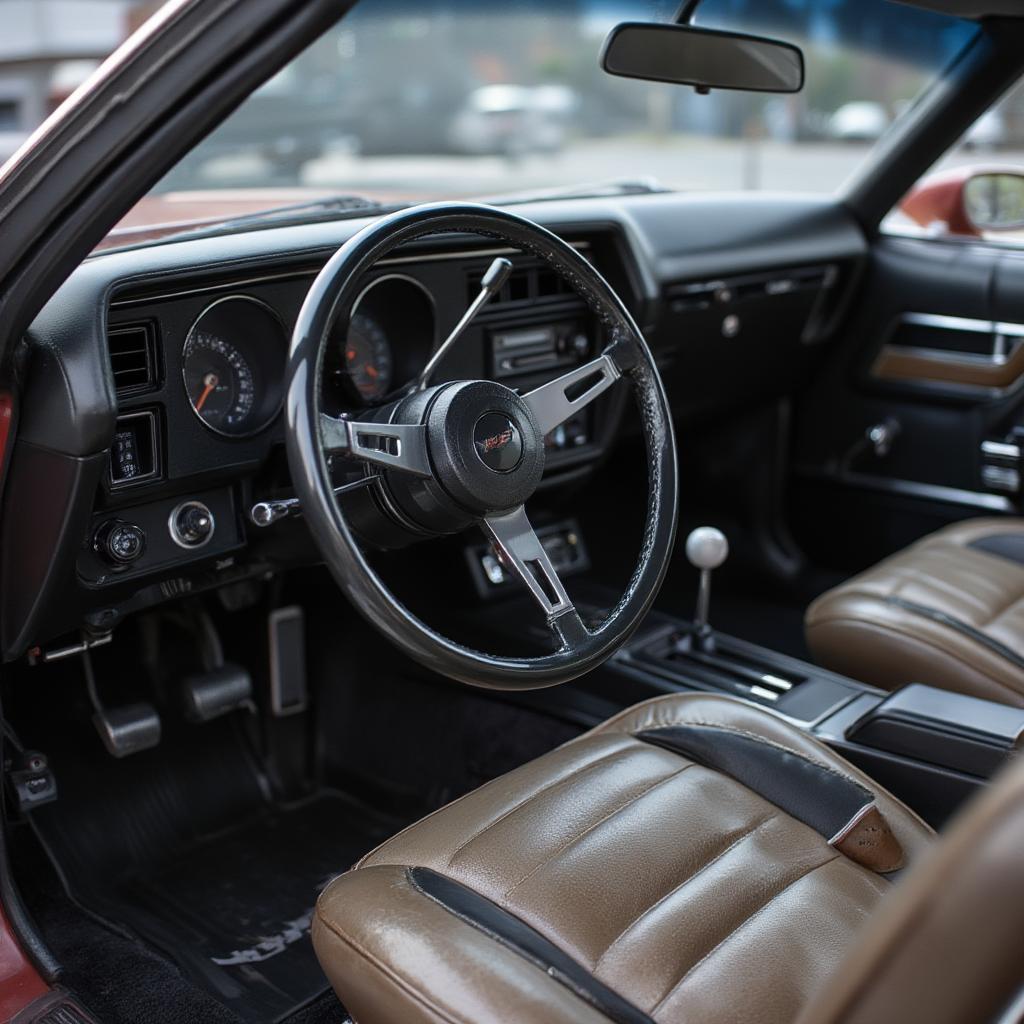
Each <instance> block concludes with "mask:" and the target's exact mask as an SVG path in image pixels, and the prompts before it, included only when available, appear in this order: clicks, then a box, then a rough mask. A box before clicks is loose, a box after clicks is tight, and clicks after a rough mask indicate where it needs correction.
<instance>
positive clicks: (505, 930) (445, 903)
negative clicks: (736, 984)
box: [406, 867, 654, 1024]
mask: <svg viewBox="0 0 1024 1024" xmlns="http://www.w3.org/2000/svg"><path fill="white" fill-rule="evenodd" d="M406 875H407V877H408V879H409V883H410V885H412V886H413V888H415V889H417V890H418V891H419V892H421V893H422V894H423V895H424V896H426V897H428V898H429V899H432V900H434V902H435V903H439V904H440V905H441V906H442V907H444V908H445V910H447V911H448V912H449V913H451V914H454V915H455V916H456V917H457V918H459V920H460V921H465V922H466V924H469V925H472V927H474V928H476V929H477V930H479V931H481V932H483V933H484V934H485V935H487V936H488V937H489V938H491V939H493V940H494V941H495V942H498V943H500V944H501V945H502V946H504V947H505V948H506V949H511V950H512V951H513V952H515V953H518V954H519V955H520V956H521V957H523V959H525V960H528V961H529V962H530V963H532V964H534V965H535V966H536V967H539V968H540V969H541V970H542V971H544V972H545V973H546V974H548V975H550V976H551V977H552V978H554V979H555V980H556V981H558V982H560V983H561V984H563V985H565V986H566V988H568V989H570V990H571V991H573V992H574V993H575V994H576V995H577V996H579V997H580V998H581V999H583V1000H584V1001H586V1002H587V1003H588V1004H589V1005H590V1006H592V1007H594V1009H595V1010H599V1011H600V1012H601V1013H603V1014H604V1015H605V1016H606V1017H607V1018H608V1019H609V1020H611V1021H614V1022H615V1024H654V1021H653V1020H652V1019H651V1018H650V1017H648V1016H647V1014H646V1013H644V1012H643V1011H642V1010H638V1009H637V1008H636V1007H635V1006H634V1005H633V1004H632V1003H630V1002H628V1001H627V1000H626V999H623V998H622V996H620V995H619V994H618V993H617V992H615V991H613V990H612V989H610V988H609V987H608V986H607V985H605V984H603V983H602V982H600V981H598V980H597V978H595V977H594V976H593V975H592V974H591V973H590V971H588V970H587V969H586V968H585V967H584V966H583V965H582V964H579V963H577V962H576V961H575V960H573V958H572V957H571V956H569V955H568V954H567V953H565V952H563V951H562V950H561V949H559V948H558V946H556V945H555V944H554V943H553V942H550V941H549V940H548V939H546V938H544V936H543V935H541V934H540V932H538V931H537V930H536V929H534V928H532V927H531V926H530V925H528V924H526V922H525V921H521V920H520V919H519V918H518V917H516V916H515V915H513V914H510V913H509V912H508V911H507V910H504V909H503V908H502V907H499V906H498V905H497V904H496V903H494V902H492V901H491V900H489V899H488V898H487V897H486V896H481V895H480V893H478V892H474V891H473V890H472V889H470V888H468V887H467V886H465V885H463V884H462V883H461V882H456V881H455V880H454V879H451V878H448V877H447V876H446V875H441V874H438V872H436V871H432V870H431V869H430V868H419V867H413V868H408V869H407V871H406ZM510 1019H511V1018H510Z"/></svg>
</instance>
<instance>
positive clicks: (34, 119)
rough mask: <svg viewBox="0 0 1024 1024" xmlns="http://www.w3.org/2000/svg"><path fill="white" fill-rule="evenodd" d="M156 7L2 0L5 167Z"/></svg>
mask: <svg viewBox="0 0 1024 1024" xmlns="http://www.w3.org/2000/svg"><path fill="white" fill-rule="evenodd" d="M153 6H154V5H153V4H152V3H147V2H142V0H0V162H3V160H4V159H6V158H7V157H8V156H9V155H10V154H11V153H12V152H13V151H14V150H15V149H16V148H17V147H18V146H19V145H20V144H21V142H22V140H23V139H24V138H25V137H26V136H27V135H28V134H29V133H30V132H32V131H33V130H34V129H35V128H36V127H37V126H38V125H39V124H40V122H42V121H43V120H44V119H45V118H46V116H47V115H48V114H49V113H50V112H51V111H52V110H53V109H54V108H55V107H56V106H57V105H58V104H60V103H61V102H63V100H65V99H66V98H67V97H68V96H69V95H70V94H71V93H72V92H73V91H74V90H75V89H76V88H77V87H78V86H79V85H80V84H81V83H82V82H83V81H84V80H85V79H86V78H87V77H88V76H89V74H91V73H92V71H93V70H94V69H95V68H96V67H97V66H98V65H99V63H100V62H101V61H102V60H103V58H104V57H106V56H107V55H108V54H109V53H110V52H111V51H112V50H114V49H115V48H116V47H117V46H118V45H119V44H120V43H121V42H122V41H123V40H124V39H125V38H126V37H127V36H128V35H129V34H130V33H131V32H132V31H134V29H135V28H136V27H137V26H138V24H139V23H140V20H141V18H142V17H143V16H145V15H148V14H149V13H151V11H152V8H153Z"/></svg>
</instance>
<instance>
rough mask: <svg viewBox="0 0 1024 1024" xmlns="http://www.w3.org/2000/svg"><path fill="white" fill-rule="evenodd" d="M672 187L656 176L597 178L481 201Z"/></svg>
mask: <svg viewBox="0 0 1024 1024" xmlns="http://www.w3.org/2000/svg"><path fill="white" fill-rule="evenodd" d="M671 191H672V189H670V188H667V187H666V186H665V185H662V184H661V182H660V181H658V179H657V178H651V177H648V178H623V179H620V178H614V179H612V180H611V181H595V182H589V183H587V184H583V185H559V186H556V187H555V188H538V189H528V190H526V191H524V192H511V193H509V194H508V195H504V196H489V197H488V198H486V199H481V200H479V202H482V203H491V204H493V205H494V206H512V205H514V204H515V203H533V202H537V201H540V200H544V199H602V198H604V197H606V196H647V195H657V194H658V193H661V192H671Z"/></svg>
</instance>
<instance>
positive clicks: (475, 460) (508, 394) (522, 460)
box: [426, 380, 544, 515]
mask: <svg viewBox="0 0 1024 1024" xmlns="http://www.w3.org/2000/svg"><path fill="white" fill-rule="evenodd" d="M426 424H427V446H428V448H429V449H430V457H431V462H432V463H433V465H434V469H435V471H436V473H437V479H438V482H439V483H440V484H441V486H442V487H443V488H444V490H445V491H446V492H447V493H448V494H449V495H450V496H451V497H452V498H453V499H454V500H455V501H456V502H457V503H458V504H459V505H460V506H462V507H463V508H465V509H467V510H468V511H470V512H472V513H474V514H477V515H485V514H488V513H491V512H499V511H506V510H508V509H511V508H515V507H516V506H518V505H521V504H523V503H524V502H525V501H526V500H527V499H528V498H529V497H530V496H531V495H532V494H533V492H534V491H535V490H536V489H537V484H539V483H540V478H541V475H542V473H543V472H544V438H543V436H542V435H541V433H540V428H539V427H538V426H537V423H536V421H535V420H534V418H533V415H532V414H531V412H530V410H529V408H528V406H527V405H526V403H525V402H524V401H523V400H522V399H521V398H520V397H519V396H518V395H517V394H516V393H515V392H514V391H512V390H511V389H510V388H507V387H505V386H504V385H503V384H497V383H495V382H494V381H489V380H476V381H461V382H459V383H456V384H451V385H449V386H448V387H445V388H443V389H442V390H441V391H440V392H439V393H438V395H437V397H436V398H435V399H434V402H433V403H432V405H431V407H430V411H429V412H428V414H427V420H426Z"/></svg>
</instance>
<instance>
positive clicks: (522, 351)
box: [490, 320, 591, 380]
mask: <svg viewBox="0 0 1024 1024" xmlns="http://www.w3.org/2000/svg"><path fill="white" fill-rule="evenodd" d="M490 349H491V371H492V374H493V376H494V379H495V380H507V379H508V378H509V377H520V376H524V375H527V374H535V373H543V372H544V371H545V370H556V371H561V370H563V369H567V368H568V367H571V366H576V365H578V364H580V363H583V362H585V361H586V360H587V359H588V358H589V357H590V351H591V344H590V337H589V335H588V333H587V329H586V327H585V325H584V323H583V322H582V321H580V320H561V321H559V322H556V323H552V324H537V325H535V326H530V327H509V328H501V329H498V330H494V331H492V332H491V334H490Z"/></svg>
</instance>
